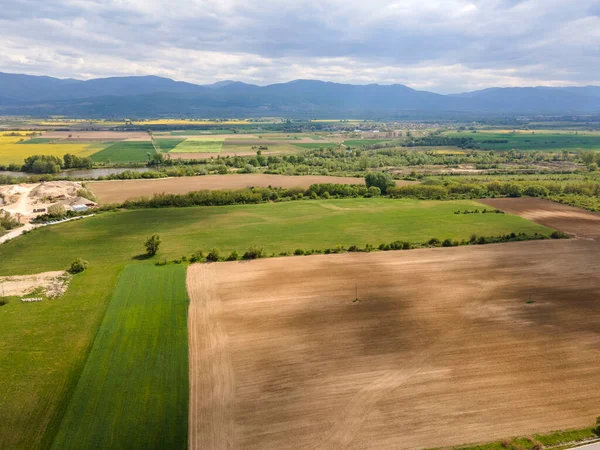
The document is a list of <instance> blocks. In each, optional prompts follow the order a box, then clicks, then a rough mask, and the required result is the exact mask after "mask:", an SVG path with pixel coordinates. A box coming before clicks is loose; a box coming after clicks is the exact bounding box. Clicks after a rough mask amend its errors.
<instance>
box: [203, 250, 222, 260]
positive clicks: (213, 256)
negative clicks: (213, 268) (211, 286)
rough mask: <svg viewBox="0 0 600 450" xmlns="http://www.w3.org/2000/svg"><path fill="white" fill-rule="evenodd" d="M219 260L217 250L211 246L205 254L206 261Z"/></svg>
mask: <svg viewBox="0 0 600 450" xmlns="http://www.w3.org/2000/svg"><path fill="white" fill-rule="evenodd" d="M218 260H219V250H218V249H216V248H213V249H212V250H211V251H210V252H208V255H206V261H208V262H217V261H218Z"/></svg>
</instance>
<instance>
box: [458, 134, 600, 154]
mask: <svg viewBox="0 0 600 450" xmlns="http://www.w3.org/2000/svg"><path fill="white" fill-rule="evenodd" d="M447 135H448V136H450V137H469V138H473V139H475V140H476V141H477V142H478V143H479V145H480V146H481V148H482V149H488V150H512V149H515V150H548V151H550V150H571V151H573V150H579V149H581V150H600V134H594V133H590V134H579V133H577V134H576V133H575V132H567V131H562V132H556V131H554V132H549V131H545V132H544V131H542V132H540V131H529V132H528V133H524V132H519V133H513V132H508V131H507V132H495V131H478V132H477V133H473V132H470V131H469V132H460V133H454V132H453V133H447Z"/></svg>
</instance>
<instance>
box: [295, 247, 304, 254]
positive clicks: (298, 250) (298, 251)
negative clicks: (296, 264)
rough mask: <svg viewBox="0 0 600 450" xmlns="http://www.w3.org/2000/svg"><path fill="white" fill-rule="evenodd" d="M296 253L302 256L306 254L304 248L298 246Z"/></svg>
mask: <svg viewBox="0 0 600 450" xmlns="http://www.w3.org/2000/svg"><path fill="white" fill-rule="evenodd" d="M294 255H296V256H302V255H304V250H302V249H301V248H297V249H296V250H294Z"/></svg>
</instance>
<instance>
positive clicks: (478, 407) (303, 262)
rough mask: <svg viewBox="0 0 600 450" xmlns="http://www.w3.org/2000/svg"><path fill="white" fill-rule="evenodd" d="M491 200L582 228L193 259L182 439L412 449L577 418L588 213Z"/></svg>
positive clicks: (599, 368)
mask: <svg viewBox="0 0 600 450" xmlns="http://www.w3.org/2000/svg"><path fill="white" fill-rule="evenodd" d="M500 201H502V202H510V203H504V204H503V209H505V210H508V209H510V208H513V211H515V212H520V213H523V214H524V215H525V214H532V211H533V213H535V214H537V217H541V216H543V220H544V221H545V223H546V224H548V225H550V226H556V224H562V225H563V226H565V227H566V228H568V229H569V231H570V232H572V233H573V234H575V235H581V236H584V238H582V239H570V240H548V241H530V242H520V243H506V244H495V245H485V246H473V247H458V248H449V249H444V248H435V249H423V250H411V251H396V252H375V253H367V254H364V253H363V254H353V253H347V254H342V255H322V256H307V257H294V258H273V259H264V260H258V261H252V262H229V263H218V264H196V265H192V266H191V267H190V269H189V271H188V280H187V283H188V292H189V295H190V299H191V303H190V310H189V319H188V320H189V343H190V394H191V395H190V416H189V421H190V427H189V444H190V448H191V449H207V448H211V449H225V448H239V449H298V448H303V449H340V448H349V449H391V448H394V449H400V448H403V449H417V448H433V447H446V446H457V445H461V444H467V443H477V442H489V441H491V440H495V439H500V438H505V437H511V436H517V435H528V434H532V433H537V432H548V431H551V430H556V429H569V428H577V427H584V426H589V425H591V424H592V423H593V422H594V420H595V417H596V416H598V414H600V410H599V405H600V390H598V373H600V321H598V317H599V313H600V242H599V241H598V238H600V228H596V230H595V231H593V230H592V228H590V227H589V223H590V222H593V221H594V220H595V218H597V217H599V216H598V215H596V214H591V213H586V212H584V211H582V210H578V209H576V208H568V207H563V205H555V204H553V203H549V202H545V201H543V200H529V199H527V200H524V201H522V202H520V201H519V200H516V201H513V200H499V202H500ZM492 204H493V205H494V206H497V207H500V205H499V204H497V203H492ZM564 208H567V210H568V211H566V210H565V209H564ZM526 211H527V212H526ZM569 212H570V213H571V215H570V216H569ZM553 217H554V218H553ZM356 289H357V290H358V300H357V298H356Z"/></svg>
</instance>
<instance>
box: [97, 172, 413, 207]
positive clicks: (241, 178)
mask: <svg viewBox="0 0 600 450" xmlns="http://www.w3.org/2000/svg"><path fill="white" fill-rule="evenodd" d="M316 183H336V184H364V178H351V177H327V176H317V175H307V176H288V175H265V174H235V175H205V176H199V177H180V178H158V179H148V180H116V181H98V182H89V183H87V186H88V187H89V188H90V189H91V190H92V191H93V192H94V194H96V197H97V198H98V200H99V201H100V203H120V202H123V201H125V200H128V199H134V198H137V197H142V196H147V197H148V196H152V195H154V194H160V193H163V192H164V193H167V194H186V193H188V192H191V191H198V190H202V189H210V190H215V189H240V188H246V187H251V186H264V187H266V186H274V187H283V188H291V187H302V188H308V187H309V186H310V185H312V184H316ZM396 183H397V184H409V183H411V182H407V181H397V182H396Z"/></svg>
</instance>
